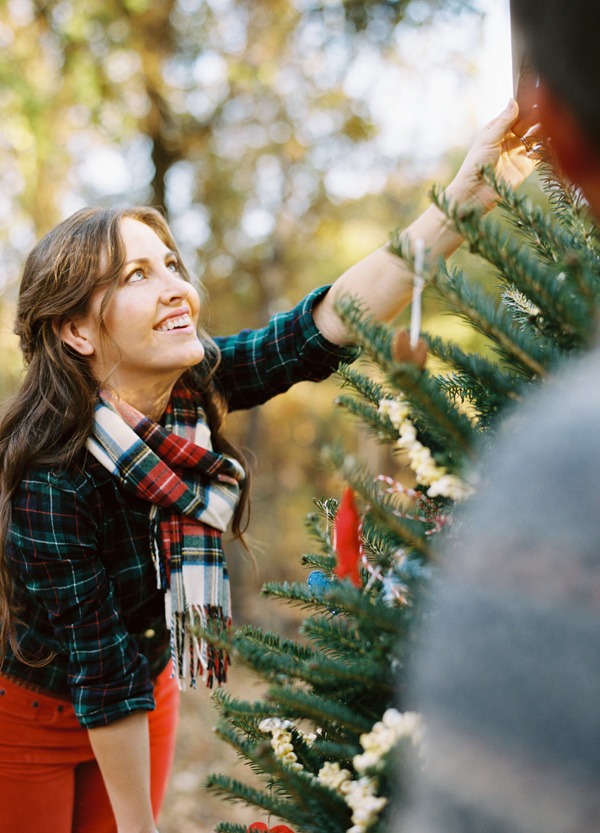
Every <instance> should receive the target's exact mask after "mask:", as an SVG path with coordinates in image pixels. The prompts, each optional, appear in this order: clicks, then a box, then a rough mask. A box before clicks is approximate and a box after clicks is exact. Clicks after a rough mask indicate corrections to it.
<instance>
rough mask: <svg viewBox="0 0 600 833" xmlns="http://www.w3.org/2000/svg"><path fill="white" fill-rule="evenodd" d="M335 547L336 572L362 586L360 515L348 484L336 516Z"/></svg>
mask: <svg viewBox="0 0 600 833" xmlns="http://www.w3.org/2000/svg"><path fill="white" fill-rule="evenodd" d="M334 530H335V537H334V541H335V544H334V547H335V554H336V556H337V567H336V568H335V574H336V575H337V576H338V578H345V577H346V576H348V578H349V579H350V581H351V582H352V584H353V585H354V586H355V587H359V588H360V587H362V581H361V578H360V569H359V565H360V556H361V552H360V515H359V514H358V510H357V508H356V504H355V502H354V492H353V491H352V489H351V488H350V486H347V487H346V489H345V490H344V493H343V495H342V499H341V500H340V505H339V506H338V510H337V513H336V516H335V526H334Z"/></svg>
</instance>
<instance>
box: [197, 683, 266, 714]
mask: <svg viewBox="0 0 600 833" xmlns="http://www.w3.org/2000/svg"><path fill="white" fill-rule="evenodd" d="M211 700H212V701H213V702H214V703H215V706H216V708H217V710H218V711H219V713H220V714H221V715H222V716H223V717H224V718H229V716H230V715H232V716H235V715H240V716H244V717H247V718H248V719H249V720H250V719H251V720H253V721H259V720H263V719H264V718H265V717H273V711H274V709H273V704H272V703H267V702H266V701H265V700H258V701H256V702H254V703H251V702H249V701H248V700H240V699H239V698H237V697H234V696H233V695H232V694H230V693H229V692H228V691H227V689H225V688H217V689H215V691H213V693H212V694H211Z"/></svg>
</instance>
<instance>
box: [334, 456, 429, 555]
mask: <svg viewBox="0 0 600 833" xmlns="http://www.w3.org/2000/svg"><path fill="white" fill-rule="evenodd" d="M328 452H329V456H330V458H331V461H332V463H333V465H334V466H335V467H336V468H337V469H338V470H339V471H340V472H341V473H342V474H343V476H344V477H345V479H346V480H347V481H348V483H349V484H350V485H351V486H352V488H353V489H354V491H355V492H357V494H359V495H360V496H361V497H362V498H364V500H366V501H367V503H368V504H369V506H370V511H371V512H372V513H373V514H374V515H376V516H377V517H378V518H379V519H380V520H381V522H382V523H383V524H384V525H385V527H386V528H387V529H388V530H389V531H390V532H393V533H394V534H395V535H396V536H397V542H396V548H398V547H401V546H407V547H410V548H411V549H413V550H415V552H417V553H424V552H425V551H426V550H427V543H426V539H425V529H423V524H421V523H419V522H418V521H415V520H412V519H411V518H407V517H401V516H399V515H398V513H397V512H396V505H395V501H394V498H393V497H391V496H390V495H386V494H382V493H381V492H380V490H379V489H378V488H377V484H376V482H375V479H374V478H373V475H372V474H370V473H369V472H367V471H366V470H365V469H364V467H363V466H362V465H360V464H358V463H357V462H356V460H355V459H354V458H352V457H349V456H348V455H346V454H345V453H344V451H343V449H341V448H339V447H336V446H331V447H330V448H329V449H328Z"/></svg>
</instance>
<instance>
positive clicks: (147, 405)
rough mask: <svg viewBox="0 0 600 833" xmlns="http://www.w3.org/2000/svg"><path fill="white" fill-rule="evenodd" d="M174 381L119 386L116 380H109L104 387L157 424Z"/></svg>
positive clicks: (139, 382) (122, 384)
mask: <svg viewBox="0 0 600 833" xmlns="http://www.w3.org/2000/svg"><path fill="white" fill-rule="evenodd" d="M176 381H177V380H176V379H175V380H173V381H170V382H168V383H165V382H156V381H153V382H148V381H147V380H140V381H138V382H135V383H129V384H125V383H121V384H119V383H118V382H117V380H115V379H111V381H110V383H109V384H107V385H106V387H107V388H108V390H110V391H111V393H113V394H114V395H115V396H117V397H118V398H119V399H122V400H123V401H124V402H127V404H128V405H131V406H132V407H133V408H135V409H136V411H139V412H140V413H141V414H143V415H144V416H145V417H148V419H151V420H152V421H153V422H159V420H160V418H161V417H162V415H163V414H164V412H165V410H166V408H167V405H168V404H169V398H170V396H171V392H172V391H173V387H174V386H175V382H176Z"/></svg>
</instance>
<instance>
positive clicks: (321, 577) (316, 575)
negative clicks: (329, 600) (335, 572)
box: [306, 570, 333, 596]
mask: <svg viewBox="0 0 600 833" xmlns="http://www.w3.org/2000/svg"><path fill="white" fill-rule="evenodd" d="M306 583H307V584H308V586H309V588H310V590H311V592H312V593H313V595H315V596H322V595H323V594H324V593H326V592H327V590H328V589H329V586H330V585H331V584H333V579H332V578H330V577H329V576H328V575H327V573H324V572H323V570H311V572H310V574H309V576H308V579H307V580H306Z"/></svg>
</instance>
